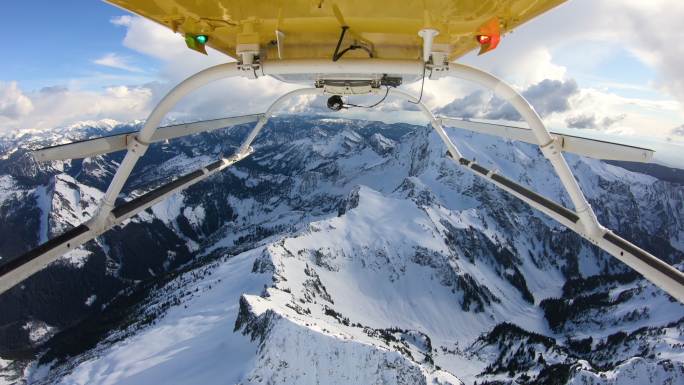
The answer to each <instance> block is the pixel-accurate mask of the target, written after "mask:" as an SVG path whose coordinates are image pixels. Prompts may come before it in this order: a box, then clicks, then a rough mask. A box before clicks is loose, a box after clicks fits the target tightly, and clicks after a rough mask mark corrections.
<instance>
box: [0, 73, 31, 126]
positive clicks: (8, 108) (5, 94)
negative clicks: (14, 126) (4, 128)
mask: <svg viewBox="0 0 684 385" xmlns="http://www.w3.org/2000/svg"><path fill="white" fill-rule="evenodd" d="M33 108H34V107H33V103H31V99H29V98H28V97H26V95H24V93H23V92H22V91H21V90H20V89H19V87H18V86H17V82H9V83H3V82H0V117H4V118H6V119H13V120H14V119H18V118H21V117H22V116H25V115H27V114H29V113H30V112H31V111H33Z"/></svg>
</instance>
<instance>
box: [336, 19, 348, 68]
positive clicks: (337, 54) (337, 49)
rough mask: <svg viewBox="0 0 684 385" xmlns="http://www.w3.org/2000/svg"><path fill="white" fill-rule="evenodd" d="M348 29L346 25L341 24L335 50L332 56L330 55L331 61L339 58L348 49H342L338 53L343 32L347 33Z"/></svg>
mask: <svg viewBox="0 0 684 385" xmlns="http://www.w3.org/2000/svg"><path fill="white" fill-rule="evenodd" d="M348 29H349V27H347V26H346V25H343V26H342V33H341V34H340V39H339V40H338V41H337V47H335V52H334V53H333V57H332V60H333V61H338V60H340V58H341V57H342V55H344V52H347V50H348V49H347V50H344V51H343V52H342V53H341V54H340V53H339V52H340V46H341V45H342V40H344V34H345V33H347V30H348Z"/></svg>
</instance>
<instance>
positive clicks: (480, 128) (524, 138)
mask: <svg viewBox="0 0 684 385" xmlns="http://www.w3.org/2000/svg"><path fill="white" fill-rule="evenodd" d="M437 119H438V120H439V121H440V122H441V123H442V124H443V125H446V126H452V127H456V128H463V129H466V130H469V131H473V132H478V133H481V134H488V135H496V136H500V137H502V138H506V139H511V140H517V141H521V142H526V143H531V144H539V142H537V138H536V137H535V136H534V133H533V132H532V130H530V129H529V128H520V127H513V126H504V125H500V124H491V123H483V122H474V121H471V120H463V119H455V118H448V117H438V118H437ZM549 133H550V134H551V136H552V137H553V138H554V140H555V141H556V142H557V143H558V147H559V148H560V150H561V151H563V152H570V153H573V154H577V155H582V156H587V157H589V158H594V159H603V160H621V161H626V162H640V163H650V162H651V161H653V154H654V151H653V150H649V149H646V148H641V147H635V146H629V145H626V144H618V143H613V142H606V141H602V140H597V139H591V138H585V137H581V136H573V135H567V134H561V133H559V132H552V131H549Z"/></svg>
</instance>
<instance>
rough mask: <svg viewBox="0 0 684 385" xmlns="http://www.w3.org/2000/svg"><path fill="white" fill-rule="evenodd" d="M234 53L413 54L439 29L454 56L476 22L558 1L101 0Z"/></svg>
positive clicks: (472, 42) (510, 17)
mask: <svg viewBox="0 0 684 385" xmlns="http://www.w3.org/2000/svg"><path fill="white" fill-rule="evenodd" d="M107 1H108V2H109V3H111V4H114V5H117V6H119V7H121V8H124V9H126V10H129V11H131V12H133V13H136V14H138V15H141V16H143V17H145V18H148V19H151V20H153V21H155V22H157V23H160V24H162V25H165V26H166V27H168V28H170V29H172V30H173V31H175V32H178V33H180V34H182V35H190V36H194V35H206V36H208V41H207V45H208V46H210V47H212V48H214V49H216V50H218V51H220V52H223V53H225V54H227V55H229V56H231V57H234V58H237V57H238V52H239V51H240V50H245V49H246V50H250V49H253V48H254V47H257V49H258V52H259V56H260V57H262V58H268V59H300V58H307V59H325V58H331V57H332V55H333V52H334V51H335V47H336V45H337V42H338V39H339V37H340V33H341V30H342V26H347V27H349V29H348V30H347V33H346V36H345V39H344V41H343V43H342V45H341V48H342V49H344V48H346V47H348V46H349V45H352V44H355V45H362V46H364V47H366V48H367V50H366V49H356V50H351V51H348V52H347V53H346V54H345V56H344V57H345V58H350V57H351V58H353V57H356V58H360V57H369V53H368V52H367V51H368V50H370V51H371V52H372V54H373V57H376V58H383V59H418V58H420V57H421V53H422V39H421V38H420V37H419V36H418V31H420V30H421V29H424V28H432V29H436V30H438V31H439V35H438V36H437V37H436V38H435V47H436V49H438V50H440V52H444V53H445V54H446V55H447V57H448V58H449V60H455V59H457V58H459V57H461V56H463V55H464V54H465V53H467V52H469V51H471V50H473V49H474V48H476V47H478V46H479V45H478V42H477V41H476V38H475V36H477V35H478V34H479V33H480V32H479V31H480V30H481V28H482V26H483V25H485V24H486V23H488V22H489V23H490V24H491V20H492V19H494V18H497V19H496V20H498V23H499V26H500V31H501V34H504V33H505V32H508V31H510V30H512V29H513V28H515V27H517V26H519V25H520V24H522V23H524V22H526V21H529V20H531V19H532V18H534V17H536V16H539V15H540V14H542V13H544V12H546V11H548V10H549V9H551V8H553V7H555V6H557V5H559V4H561V3H563V2H564V1H565V0H335V1H330V0H271V1H267V0H107Z"/></svg>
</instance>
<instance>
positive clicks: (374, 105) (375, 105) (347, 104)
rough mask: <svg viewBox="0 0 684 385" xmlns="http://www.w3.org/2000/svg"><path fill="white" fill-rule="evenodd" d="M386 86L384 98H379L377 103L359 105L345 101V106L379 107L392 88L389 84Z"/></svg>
mask: <svg viewBox="0 0 684 385" xmlns="http://www.w3.org/2000/svg"><path fill="white" fill-rule="evenodd" d="M386 88H387V89H386V90H385V96H383V97H382V99H380V100H378V102H377V103H375V104H373V105H371V106H359V105H358V104H352V103H345V104H344V106H345V107H359V108H373V107H377V106H378V105H379V104H380V103H382V102H384V101H385V99H387V95H389V90H390V88H389V86H386Z"/></svg>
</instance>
